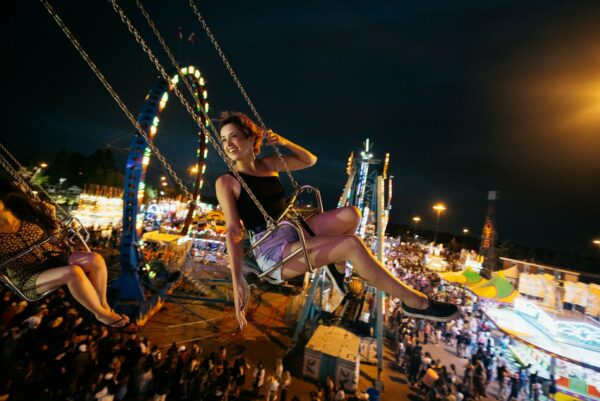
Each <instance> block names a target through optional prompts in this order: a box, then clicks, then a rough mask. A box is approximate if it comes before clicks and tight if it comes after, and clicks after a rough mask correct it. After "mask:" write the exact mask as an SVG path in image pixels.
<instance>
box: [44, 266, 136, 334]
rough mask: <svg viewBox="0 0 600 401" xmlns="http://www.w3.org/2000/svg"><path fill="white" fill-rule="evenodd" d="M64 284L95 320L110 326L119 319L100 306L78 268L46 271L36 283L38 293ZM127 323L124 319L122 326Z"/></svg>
mask: <svg viewBox="0 0 600 401" xmlns="http://www.w3.org/2000/svg"><path fill="white" fill-rule="evenodd" d="M65 284H66V285H67V287H68V288H69V291H70V292H71V295H73V298H75V300H76V301H77V302H79V303H80V304H81V306H83V307H84V308H86V309H87V310H89V311H90V312H92V313H93V314H94V315H95V316H96V319H98V320H99V321H101V322H102V323H105V324H110V323H112V322H114V321H116V320H118V319H120V318H121V316H120V315H118V314H117V313H115V312H113V311H111V310H110V309H108V308H105V307H104V306H103V305H102V303H101V302H100V299H99V298H98V294H97V293H96V289H95V288H94V286H93V285H92V283H91V282H90V280H89V278H88V276H87V275H86V274H85V271H84V270H83V268H81V267H80V266H77V265H69V266H62V267H56V268H53V269H48V270H46V271H44V272H42V274H40V276H39V277H38V279H37V281H36V286H37V291H38V292H39V293H44V292H46V291H50V290H53V289H55V288H58V287H60V286H62V285H65ZM127 323H128V319H124V321H123V325H125V324H127Z"/></svg>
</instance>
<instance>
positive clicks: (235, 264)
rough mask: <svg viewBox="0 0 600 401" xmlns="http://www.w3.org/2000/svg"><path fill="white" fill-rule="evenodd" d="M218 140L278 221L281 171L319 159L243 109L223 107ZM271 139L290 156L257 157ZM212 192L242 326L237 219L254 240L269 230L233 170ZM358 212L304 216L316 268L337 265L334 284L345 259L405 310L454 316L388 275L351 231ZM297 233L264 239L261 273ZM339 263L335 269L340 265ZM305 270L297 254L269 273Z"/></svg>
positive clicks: (279, 277) (295, 242)
mask: <svg viewBox="0 0 600 401" xmlns="http://www.w3.org/2000/svg"><path fill="white" fill-rule="evenodd" d="M220 136H221V141H222V144H223V148H224V150H225V152H226V153H227V156H228V157H229V158H230V159H231V161H232V162H233V168H234V169H235V170H236V172H237V173H239V175H240V176H241V177H242V178H243V179H244V181H245V182H246V184H247V185H248V187H249V188H250V189H251V191H252V193H253V194H254V196H256V198H257V200H258V201H259V203H260V204H261V205H262V206H263V207H264V208H265V210H266V211H267V213H268V214H269V216H270V217H271V218H273V219H278V218H279V216H280V215H281V214H282V213H283V211H284V210H285V208H286V203H285V193H284V190H283V186H282V184H281V182H280V180H279V177H278V173H279V171H283V170H290V171H294V170H301V169H304V168H307V167H310V166H312V165H314V164H315V163H316V161H317V157H316V156H315V155H314V154H312V153H311V152H310V151H308V150H307V149H305V148H303V147H301V146H299V145H297V144H295V143H294V142H292V141H290V140H289V139H286V138H284V137H283V136H281V135H278V134H276V133H274V132H273V131H271V130H269V131H264V130H262V129H260V128H259V127H258V126H257V125H256V124H254V122H252V120H250V118H248V117H247V116H246V115H244V114H242V113H225V114H224V115H223V116H222V118H221V129H220ZM263 140H264V141H265V142H266V143H267V144H270V145H277V146H282V147H284V148H287V149H288V150H289V151H290V153H291V154H290V155H286V156H283V160H284V162H281V161H280V159H279V158H278V157H275V156H266V157H263V158H259V157H258V154H259V152H260V147H261V144H262V141H263ZM216 193H217V198H218V200H219V204H220V205H221V208H222V210H223V213H224V215H225V221H226V225H227V234H226V240H227V249H228V254H229V262H230V267H231V272H232V280H233V289H234V302H235V310H236V316H237V319H238V322H239V325H240V327H241V328H242V329H243V328H244V326H245V325H246V324H247V321H246V317H245V308H246V305H247V299H248V295H249V289H248V285H247V283H246V281H245V277H244V276H243V270H242V264H243V262H242V254H243V240H244V232H243V230H242V224H243V225H244V227H245V229H246V230H247V232H248V233H249V235H250V240H251V241H252V242H256V241H258V240H259V239H260V238H262V237H263V236H264V235H265V233H266V232H267V231H266V229H267V227H266V226H267V222H266V221H265V220H264V217H263V215H262V213H261V212H260V211H259V209H258V208H257V206H256V205H255V204H254V203H253V202H252V200H251V198H250V196H249V194H247V193H246V190H245V189H244V188H243V187H242V185H241V184H240V182H239V181H238V180H237V179H236V177H235V176H234V175H233V174H232V173H228V174H224V175H222V176H220V177H219V178H218V179H217V181H216ZM360 218H361V216H360V212H359V211H358V209H357V208H355V207H343V208H339V209H335V210H332V211H328V212H325V213H321V214H317V215H314V216H312V217H310V218H308V219H307V220H306V223H307V224H308V226H309V227H310V228H311V230H312V231H313V232H314V233H315V234H316V235H315V236H313V237H310V238H308V239H307V241H306V246H307V252H308V255H309V258H310V260H311V263H312V265H313V266H326V265H329V264H337V265H338V268H336V269H333V270H334V271H331V270H330V271H329V273H330V275H331V277H332V278H333V279H334V280H333V282H335V283H338V284H337V285H338V287H339V286H340V285H343V283H342V284H340V283H339V282H340V279H341V280H342V281H343V276H344V274H343V273H342V271H343V269H345V263H346V261H350V262H351V263H352V266H353V268H354V270H355V271H356V272H357V273H358V274H359V275H360V276H361V277H362V278H363V279H365V280H366V281H368V282H369V283H370V284H371V285H373V286H375V287H377V288H379V289H381V290H383V291H385V292H387V293H388V294H390V295H391V296H392V297H395V298H399V299H401V300H402V305H403V309H404V312H405V313H406V314H409V315H412V316H415V317H422V318H429V319H433V320H438V321H447V320H452V319H453V318H455V317H456V316H457V315H458V308H457V307H456V305H453V304H450V303H444V302H438V301H435V300H433V299H432V298H431V297H427V296H426V295H425V294H423V293H422V292H419V291H417V290H414V289H412V288H410V287H409V286H407V285H406V284H404V283H403V282H402V281H400V280H399V279H397V278H396V277H394V276H393V274H392V273H391V272H390V271H389V270H388V269H387V268H386V267H385V266H383V265H382V264H381V262H379V261H378V260H377V259H376V258H375V257H374V256H373V254H372V253H371V252H370V251H369V249H368V248H367V247H366V246H365V244H364V243H363V242H362V240H361V239H360V238H359V237H358V236H356V235H354V232H355V230H356V228H357V226H358V223H359V221H360ZM300 246H301V245H300V241H299V238H298V234H297V233H296V232H295V231H294V229H293V228H291V227H289V226H282V227H280V228H279V229H278V230H277V231H276V232H275V233H274V234H273V235H271V236H270V237H269V238H267V240H266V241H263V242H262V243H261V245H260V247H258V248H257V250H256V252H255V254H254V256H255V257H256V261H257V263H258V266H259V267H260V269H261V271H267V270H268V269H269V268H270V267H271V266H273V265H275V264H276V263H278V262H280V261H281V260H283V259H284V258H285V257H286V256H287V255H289V254H290V253H292V252H293V251H294V250H296V249H298V248H299V247H300ZM338 269H339V270H338ZM306 271H307V266H306V261H305V260H304V257H303V256H301V254H299V255H298V256H296V257H295V258H292V259H291V260H289V261H288V262H286V263H285V264H284V265H283V267H282V268H280V269H277V270H276V271H273V272H271V273H270V275H269V278H270V279H271V280H272V281H273V282H274V283H281V282H283V281H285V280H289V279H291V278H293V277H296V276H298V275H301V274H304V273H305V272H306Z"/></svg>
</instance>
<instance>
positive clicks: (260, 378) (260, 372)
mask: <svg viewBox="0 0 600 401" xmlns="http://www.w3.org/2000/svg"><path fill="white" fill-rule="evenodd" d="M265 375H266V370H265V366H264V365H263V363H262V362H258V365H257V366H256V368H255V369H254V373H253V374H252V389H253V390H254V395H255V396H258V394H259V393H260V391H261V389H262V387H263V385H264V384H265Z"/></svg>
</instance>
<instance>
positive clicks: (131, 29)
mask: <svg viewBox="0 0 600 401" xmlns="http://www.w3.org/2000/svg"><path fill="white" fill-rule="evenodd" d="M42 1H46V0H42ZM108 1H110V3H111V4H112V6H113V9H114V10H115V12H117V14H119V17H120V18H121V21H123V23H124V24H125V25H127V29H128V30H129V32H130V33H131V34H132V35H133V36H134V38H135V40H136V42H138V44H139V45H140V46H141V47H142V50H143V51H144V53H146V55H147V56H148V58H149V59H150V61H151V62H152V63H153V64H154V66H155V67H156V69H157V70H158V72H159V73H160V75H161V76H162V77H163V79H165V80H166V81H167V82H169V80H170V77H169V75H168V74H167V72H166V71H165V69H164V67H163V66H162V65H161V64H160V62H159V61H158V59H157V58H156V56H155V55H154V53H153V52H152V50H151V49H150V48H149V47H148V45H147V44H146V42H145V41H144V39H143V38H142V37H141V35H140V34H139V32H138V31H137V29H136V28H135V27H134V26H133V24H132V23H131V20H130V19H129V18H128V17H127V16H126V15H125V12H124V11H123V9H122V8H121V7H120V6H119V5H118V4H117V3H116V0H108ZM163 42H164V41H163ZM178 73H179V71H178ZM173 91H174V92H175V95H176V96H177V97H178V98H179V101H180V102H181V104H182V105H183V107H184V108H185V109H186V111H187V112H188V113H189V114H190V115H191V116H192V117H194V120H195V121H196V124H198V126H201V125H202V124H201V123H200V121H199V119H198V118H197V117H198V115H197V114H196V112H194V110H193V108H192V107H191V106H190V104H189V103H188V102H187V100H186V99H185V97H184V96H183V95H182V93H181V92H180V91H179V89H178V88H177V87H176V86H174V87H173ZM200 111H201V112H202V114H203V115H204V116H205V118H206V121H207V122H208V123H209V127H210V128H211V129H212V130H213V132H214V134H215V136H217V135H218V134H217V132H216V128H215V126H214V124H213V123H212V121H211V119H210V117H209V116H208V114H207V113H206V110H204V108H202V107H201V108H200ZM207 138H208V139H209V141H210V142H211V144H212V145H213V147H214V148H215V150H216V151H217V153H218V154H219V156H221V158H222V159H223V161H224V162H225V163H226V164H227V165H228V167H229V168H230V169H231V171H232V173H233V174H234V176H235V177H236V178H237V180H238V181H239V183H240V185H241V186H242V187H243V188H244V190H246V192H247V194H248V196H250V198H251V199H252V201H253V202H254V204H255V205H256V207H257V208H258V209H259V211H260V212H261V214H262V215H263V217H264V219H265V221H266V222H270V223H275V221H274V220H273V218H272V217H271V216H269V214H268V213H267V211H266V210H265V208H264V207H263V206H262V204H261V203H260V202H259V200H258V199H257V198H256V196H255V195H254V193H253V192H252V190H251V189H250V188H249V187H248V185H247V184H246V182H245V181H244V179H243V178H242V177H241V176H240V174H239V173H238V172H237V171H236V170H235V169H234V168H233V167H234V166H233V163H232V162H231V160H230V159H229V157H227V155H226V154H225V151H224V150H223V149H222V147H221V146H220V143H219V142H218V141H217V140H216V139H215V138H213V137H212V136H210V135H209V136H208V137H207Z"/></svg>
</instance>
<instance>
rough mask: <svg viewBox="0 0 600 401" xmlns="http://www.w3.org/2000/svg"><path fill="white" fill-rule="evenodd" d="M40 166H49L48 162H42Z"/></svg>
mask: <svg viewBox="0 0 600 401" xmlns="http://www.w3.org/2000/svg"><path fill="white" fill-rule="evenodd" d="M40 167H41V168H46V167H48V163H44V162H42V163H40Z"/></svg>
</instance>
